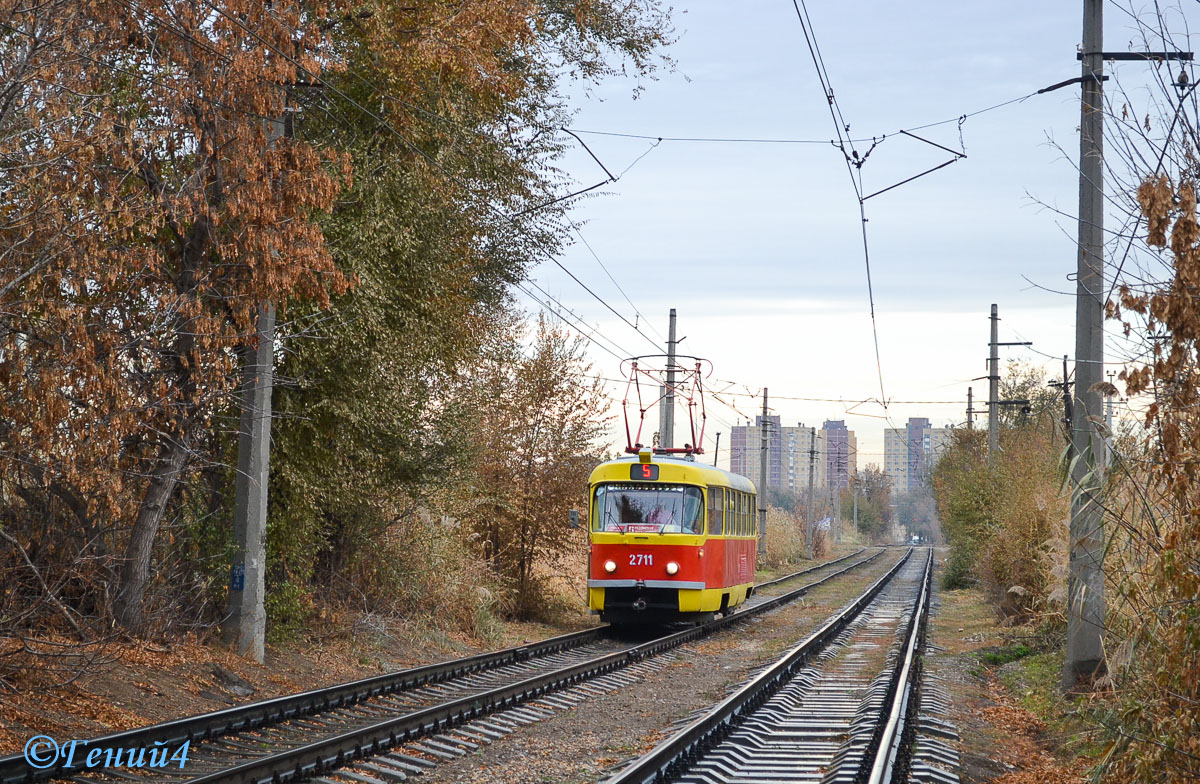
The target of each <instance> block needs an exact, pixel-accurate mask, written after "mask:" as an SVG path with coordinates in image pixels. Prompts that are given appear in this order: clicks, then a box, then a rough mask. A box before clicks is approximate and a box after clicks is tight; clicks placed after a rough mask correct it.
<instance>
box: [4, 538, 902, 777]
mask: <svg viewBox="0 0 1200 784" xmlns="http://www.w3.org/2000/svg"><path fill="white" fill-rule="evenodd" d="M862 552H863V551H861V550H860V551H859V552H858V553H852V554H851V555H849V556H845V557H844V558H840V559H838V560H837V561H830V562H826V563H824V564H820V565H818V566H816V567H812V568H809V569H805V570H803V571H800V572H796V573H794V574H791V575H787V576H786V577H783V578H780V579H779V580H774V581H771V582H770V583H764V584H763V586H762V587H766V586H770V585H775V584H779V583H783V582H785V581H788V580H792V579H795V578H797V577H800V576H802V575H807V574H810V573H812V572H816V571H819V570H830V571H831V570H832V569H833V568H834V567H838V568H837V571H833V572H832V573H831V574H829V575H827V576H825V577H824V578H822V579H820V580H816V581H813V582H810V583H809V584H807V585H805V586H802V587H801V588H798V589H795V590H792V591H789V592H788V593H786V594H784V595H783V596H781V597H776V598H774V599H768V598H765V597H761V596H755V597H754V598H753V600H752V602H750V603H748V606H747V609H746V611H743V612H740V613H735V614H733V615H731V616H728V617H726V618H724V619H719V620H717V621H714V622H713V623H711V624H708V625H705V626H702V627H696V628H692V629H689V630H687V631H684V632H679V633H676V634H672V635H667V636H666V637H662V638H659V639H656V640H652V641H650V642H648V643H644V644H642V645H637V646H632V647H627V646H622V645H621V644H620V643H619V641H617V640H615V639H613V638H612V636H611V635H610V634H609V630H608V627H598V628H596V629H589V630H586V631H582V632H575V633H573V634H567V635H562V636H560V637H554V638H550V639H547V640H543V641H541V642H538V643H533V644H529V645H523V646H519V647H515V648H509V649H505V650H502V651H496V652H493V653H487V654H479V655H477V656H471V657H467V658H464V659H457V660H454V661H450V662H445V663H442V664H434V665H428V666H424V667H417V668H413V669H409V670H404V671H401V672H397V673H390V674H387V675H381V676H375V677H372V678H367V679H363V680H359V681H354V682H351V683H346V684H341V685H338V686H333V687H329V688H324V689H317V690H313V691H309V692H304V693H301V694H295V695H289V696H286V697H279V698H275V699H271V700H264V701H260V702H255V703H249V704H246V705H241V706H237V707H233V708H228V709H225V710H221V711H215V712H211V713H206V714H201V715H198V716H191V717H186V718H183V719H178V720H174V721H170V722H164V723H161V724H157V725H153V726H149V727H143V728H138V729H135V730H130V731H126V732H119V733H112V734H109V735H105V736H102V737H99V738H94V739H91V740H89V741H88V744H87V748H113V747H119V748H123V749H130V748H139V747H152V746H155V745H156V744H158V745H162V746H167V747H170V748H175V747H177V746H179V745H180V744H182V743H183V742H185V741H189V742H190V743H191V747H190V753H189V755H188V764H187V766H186V769H185V770H184V771H182V774H183V775H182V776H181V775H180V774H181V771H179V770H177V769H174V770H169V771H168V770H159V769H155V770H153V771H150V770H146V769H141V770H135V769H121V770H117V771H113V772H111V774H112V775H111V776H110V777H111V778H118V779H127V778H128V777H129V776H133V777H135V778H137V779H138V780H153V779H154V776H155V775H157V776H159V777H164V776H165V777H167V778H166V779H164V780H171V781H180V780H187V781H199V782H210V781H230V782H232V781H238V782H241V781H251V780H268V779H274V780H281V781H282V780H301V779H303V778H307V777H311V776H313V775H315V774H317V773H319V772H320V771H325V770H331V769H333V768H336V767H338V766H340V765H343V764H346V763H347V762H349V761H350V760H352V759H355V758H358V757H361V756H362V755H364V754H369V753H372V752H373V751H379V750H382V749H384V748H387V747H389V746H391V745H395V744H396V743H400V742H403V741H405V740H408V741H414V740H417V739H420V738H428V737H431V736H436V735H438V734H439V733H443V732H444V731H445V730H446V729H448V728H450V727H453V726H456V725H459V724H461V723H463V722H465V721H469V720H471V719H473V718H479V717H482V716H484V715H485V714H487V713H490V712H493V711H497V710H504V709H506V708H508V709H511V708H512V707H513V706H516V705H519V704H520V703H522V702H525V701H527V700H529V699H533V698H536V697H540V696H544V695H546V694H549V693H551V692H553V691H555V690H556V689H561V688H565V687H567V686H570V685H572V684H576V683H580V682H582V681H584V680H586V679H587V678H589V677H603V676H604V675H605V674H612V673H615V672H616V671H618V670H620V669H623V668H624V667H625V666H628V665H635V664H638V663H641V662H642V661H643V660H644V659H649V658H651V657H653V656H655V655H657V654H658V653H661V652H662V651H665V650H669V649H670V648H673V647H675V646H677V645H681V644H683V643H684V642H687V641H689V640H691V639H696V638H698V637H701V636H705V635H708V634H711V633H712V632H714V631H716V630H718V629H721V628H724V627H725V626H727V625H729V624H730V623H731V622H733V621H734V620H740V619H742V618H746V617H749V616H750V615H752V614H754V613H755V612H761V611H762V610H761V609H754V610H751V608H750V607H749V605H751V604H752V605H753V606H754V607H755V608H760V607H765V608H767V609H769V608H771V607H775V606H779V605H780V604H783V603H786V602H787V601H792V600H794V599H796V598H799V597H800V596H802V595H804V593H806V592H807V591H808V589H810V588H812V587H814V586H816V585H819V584H821V583H822V582H825V581H827V580H830V579H833V578H834V577H837V576H839V575H841V574H844V573H846V572H848V571H851V570H853V569H855V568H856V567H858V566H860V565H862V564H863V563H866V562H868V561H871V560H873V559H874V558H877V557H878V556H879V554H880V553H879V552H876V553H875V554H874V555H871V556H869V557H866V558H862V559H860V560H857V561H855V562H854V563H851V564H850V565H848V566H847V565H844V562H845V561H847V560H850V559H853V558H855V556H858V555H859V554H861V553H862ZM518 723H519V722H518ZM505 724H511V723H510V722H505ZM505 731H507V730H506V729H505V726H504V725H500V726H497V727H496V728H495V730H494V731H491V734H492V736H495V735H499V734H503V732H505ZM489 739H490V737H489V731H487V730H485V731H484V732H483V733H479V732H476V733H475V740H476V741H481V740H484V741H485V740H489ZM449 741H453V742H454V745H453V746H452V748H453V751H454V752H456V753H461V749H462V748H464V747H465V746H464V744H471V743H472V741H471V739H470V737H466V736H465V737H463V738H461V739H459V740H458V741H454V739H452V738H448V737H446V736H444V735H443V736H442V738H441V739H440V740H438V739H434V740H431V741H427V742H426V748H425V749H424V751H426V752H427V754H426V756H431V757H433V758H436V757H437V756H438V755H439V753H447V750H446V749H444V748H441V747H444V746H446V744H447V742H449ZM280 749H283V751H279V750H280ZM423 761H425V760H422V759H420V758H418V759H417V762H416V763H410V765H409V767H408V770H409V772H416V770H419V769H420V767H421V763H422V762H423ZM62 763H63V761H62V760H59V762H58V763H57V764H55V765H51V766H49V767H47V768H45V769H40V770H37V769H33V768H31V767H30V766H29V765H28V764H27V763H26V762H25V760H24V759H23V757H22V756H21V755H12V756H9V757H5V758H0V783H2V784H13V783H14V782H26V781H28V782H33V781H44V780H48V779H52V778H59V779H61V778H67V777H70V776H72V775H74V776H75V777H76V780H80V781H83V780H88V781H95V780H97V779H98V778H99V775H98V774H100V773H102V771H100V770H92V771H87V772H86V773H82V775H81V771H80V767H81V766H80V765H79V762H78V760H76V765H75V767H74V769H71V770H63V769H62V767H61V766H62ZM414 766H415V767H414ZM172 767H174V766H172ZM404 769H405V768H403V767H402V768H401V770H404ZM151 774H154V775H151ZM351 778H353V776H351Z"/></svg>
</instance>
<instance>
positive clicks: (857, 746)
mask: <svg viewBox="0 0 1200 784" xmlns="http://www.w3.org/2000/svg"><path fill="white" fill-rule="evenodd" d="M910 555H911V551H910ZM932 562H933V559H932V551H928V552H927V553H926V555H925V556H924V557H922V558H918V559H910V558H909V557H907V556H906V558H905V560H904V561H903V562H901V564H898V566H897V568H896V569H894V570H892V571H889V572H888V573H887V574H886V575H884V576H883V577H881V578H880V579H879V580H877V581H876V582H875V583H874V584H873V585H872V586H871V588H869V589H868V590H867V591H866V592H864V593H863V594H862V595H861V596H860V597H859V598H858V599H857V600H855V601H854V602H852V603H851V604H849V605H847V607H845V608H844V609H843V610H842V611H841V612H839V613H837V614H836V615H835V616H833V617H831V618H830V619H829V620H828V621H826V623H825V624H824V625H823V626H822V627H821V628H819V629H818V630H817V631H815V632H813V633H812V634H811V635H809V636H808V637H807V638H806V639H805V640H804V641H803V642H801V643H799V644H798V645H796V646H795V647H793V648H792V649H791V650H789V651H788V652H787V653H786V654H785V655H784V656H783V657H781V658H780V659H779V660H778V661H777V662H776V663H775V664H773V665H771V666H770V667H768V668H767V669H765V670H764V671H762V672H761V673H760V674H758V675H757V676H756V677H754V678H753V679H751V680H750V682H748V683H747V684H745V685H744V686H743V687H742V688H740V689H739V690H738V691H736V692H735V693H734V694H732V695H731V696H729V697H728V698H727V699H726V700H724V701H723V702H722V703H721V704H719V705H717V706H716V707H714V708H713V709H711V710H710V711H708V712H707V713H706V714H705V715H704V716H703V717H701V718H700V719H698V720H697V721H695V722H694V723H692V724H691V725H690V726H689V727H687V728H685V729H683V730H681V731H679V732H678V733H676V734H675V735H674V736H673V737H671V738H670V739H668V740H667V741H665V742H664V743H662V744H660V745H659V746H657V747H656V748H655V749H653V750H651V751H650V752H648V753H647V754H645V755H644V756H642V757H641V758H639V759H637V760H635V761H633V762H632V763H631V764H629V765H628V766H627V767H625V768H624V769H623V770H621V771H620V772H618V773H617V774H616V775H615V776H613V777H611V778H610V779H608V780H607V782H606V784H651V783H653V784H665V783H666V782H678V783H679V784H723V783H724V782H733V781H737V782H739V783H740V784H754V783H755V782H762V783H764V784H765V783H766V782H771V784H782V782H793V781H795V782H820V783H821V784H848V783H849V782H856V784H857V783H861V782H871V784H880V783H882V782H892V781H905V780H906V779H907V778H908V775H909V767H910V763H911V762H912V761H913V759H914V755H913V740H914V738H915V737H916V736H917V733H918V732H924V733H928V732H929V731H930V729H933V730H935V731H936V730H938V728H939V724H938V722H936V721H934V722H922V721H920V720H919V719H918V717H917V714H918V709H919V707H920V706H921V705H922V703H921V702H920V700H921V696H920V691H921V690H920V688H919V684H920V657H919V656H918V652H919V651H920V649H921V646H922V642H923V637H924V629H925V623H926V619H927V617H928V607H929V595H930V591H931V588H932V585H931V574H932ZM901 567H902V568H901ZM883 650H886V651H887V653H886V658H885V659H884V660H883V661H882V662H881V661H880V660H881V658H883V657H881V653H882V651H883ZM881 663H882V664H883V666H882V668H881V667H880V664H881ZM943 732H944V729H943ZM926 757H928V754H927V753H926ZM917 758H918V760H921V759H922V758H921V756H920V755H917ZM919 767H920V768H921V770H920V771H919V772H920V773H921V774H922V775H920V776H918V777H917V778H918V779H920V780H923V781H934V780H939V781H945V780H950V779H949V778H938V776H937V775H935V774H938V773H939V772H938V771H937V769H935V768H933V767H931V766H930V765H929V764H927V761H922V762H921V764H920V766H919Z"/></svg>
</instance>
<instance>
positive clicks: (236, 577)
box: [229, 564, 246, 591]
mask: <svg viewBox="0 0 1200 784" xmlns="http://www.w3.org/2000/svg"><path fill="white" fill-rule="evenodd" d="M229 590H231V591H244V590H246V565H245V564H234V565H233V573H232V574H230V575H229Z"/></svg>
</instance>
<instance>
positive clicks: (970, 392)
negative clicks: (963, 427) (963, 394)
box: [967, 387, 975, 430]
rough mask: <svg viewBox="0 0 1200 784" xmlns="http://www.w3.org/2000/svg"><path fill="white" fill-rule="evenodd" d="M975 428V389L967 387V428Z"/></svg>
mask: <svg viewBox="0 0 1200 784" xmlns="http://www.w3.org/2000/svg"><path fill="white" fill-rule="evenodd" d="M974 429H975V390H974V389H972V388H971V387H967V430H974Z"/></svg>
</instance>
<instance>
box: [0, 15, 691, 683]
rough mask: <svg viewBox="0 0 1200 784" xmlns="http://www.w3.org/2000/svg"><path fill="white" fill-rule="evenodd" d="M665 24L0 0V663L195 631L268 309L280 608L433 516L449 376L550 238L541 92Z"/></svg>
mask: <svg viewBox="0 0 1200 784" xmlns="http://www.w3.org/2000/svg"><path fill="white" fill-rule="evenodd" d="M668 31H669V25H668V22H667V18H666V16H665V13H664V12H662V11H661V10H660V9H659V8H658V5H657V3H656V2H647V3H641V4H633V5H628V4H623V3H614V2H611V1H610V0H570V1H568V2H559V1H558V0H554V1H553V2H551V1H550V0H544V1H540V2H539V1H537V0H500V1H499V2H490V3H467V4H463V3H458V2H448V1H446V0H434V1H433V2H422V3H393V2H387V1H385V0H369V1H368V2H363V3H360V2H346V1H343V0H329V1H328V2H314V1H312V0H296V2H282V3H263V2H257V1H250V0H212V1H211V2H206V3H194V2H187V1H185V0H136V2H135V1H134V0H128V1H126V0H116V1H115V2H99V1H98V0H47V2H40V3H29V2H25V1H24V0H0V39H2V40H3V44H2V45H0V192H2V194H3V198H2V199H0V637H3V638H4V640H5V641H6V643H7V642H12V643H13V644H12V645H8V644H6V645H5V646H4V647H3V651H4V653H5V654H7V653H10V652H16V653H19V654H22V655H23V654H24V653H27V652H29V651H30V650H33V649H38V650H43V649H52V648H53V646H54V645H57V644H58V643H59V642H60V641H61V640H63V639H65V640H68V641H73V642H75V643H81V642H95V641H97V640H100V639H103V638H104V637H105V636H107V635H111V634H113V633H114V631H113V630H114V629H118V630H122V631H123V632H125V633H140V634H161V633H168V632H170V631H172V630H175V629H178V628H180V627H196V626H199V627H201V628H206V627H209V628H210V627H211V626H212V625H213V624H214V623H215V622H216V621H218V620H219V618H220V615H221V612H222V606H223V601H224V596H223V586H224V580H225V574H226V571H227V568H228V553H227V550H228V547H229V540H230V530H229V525H230V512H231V510H230V507H231V503H230V499H231V495H232V494H231V491H230V488H231V487H232V484H233V475H232V470H231V469H230V468H229V466H230V465H235V464H236V455H235V453H234V449H235V445H234V442H235V441H236V439H235V438H234V435H235V434H236V429H237V424H236V423H237V419H238V406H239V401H238V397H237V394H236V390H237V386H238V383H239V369H240V365H241V352H242V351H243V350H245V349H247V348H249V347H251V346H252V345H253V344H254V341H255V338H254V335H255V322H256V318H257V315H256V314H257V313H258V312H259V311H260V310H261V309H262V308H264V307H266V306H268V305H272V306H274V307H276V308H277V309H278V312H279V329H278V334H277V338H276V341H275V349H276V357H277V362H278V364H279V368H280V373H279V379H280V382H281V388H280V391H279V395H278V403H279V405H278V410H279V411H281V412H283V416H284V418H283V419H281V420H280V422H278V423H277V424H276V438H277V443H278V444H279V445H282V447H284V448H282V449H277V450H276V454H275V455H274V457H273V466H272V478H271V482H272V492H273V494H274V495H275V498H276V502H273V505H272V507H271V511H270V515H271V525H272V531H273V532H274V537H275V538H274V539H273V540H272V541H273V544H272V545H271V548H272V549H271V554H270V562H271V564H272V572H271V575H272V576H271V577H270V578H269V580H270V581H271V585H269V587H273V588H275V589H278V590H276V591H274V592H273V596H274V597H275V599H274V601H276V602H278V601H279V598H280V597H284V601H283V604H284V605H286V607H287V611H288V612H289V613H291V616H289V617H295V613H297V612H302V611H303V608H304V607H306V606H311V601H312V599H313V596H314V594H315V593H317V592H318V591H319V590H320V589H321V588H322V586H327V585H329V584H331V583H337V582H338V581H341V582H342V583H352V582H353V581H354V580H357V579H363V580H366V579H367V576H365V575H367V572H368V571H369V570H364V569H362V568H361V565H362V563H363V562H364V560H363V559H364V557H365V556H367V555H368V554H370V553H372V552H376V553H377V552H381V550H379V549H378V548H380V547H382V548H384V551H388V552H392V550H390V549H389V548H392V547H394V546H396V543H397V542H403V541H410V540H409V539H406V537H407V536H409V535H410V534H411V533H412V532H416V531H426V532H429V531H436V530H439V529H438V528H437V526H432V525H431V524H430V523H429V520H430V519H436V517H434V518H430V516H429V509H432V508H435V507H438V505H439V504H440V503H441V502H442V501H444V499H445V498H448V497H453V496H454V493H455V492H456V490H453V489H452V488H451V487H450V485H454V484H455V483H457V484H456V486H461V485H463V484H464V483H468V484H469V483H470V482H472V481H474V477H475V476H476V473H477V472H478V470H479V467H478V464H477V463H476V462H473V461H474V459H475V458H474V456H473V453H472V452H471V449H470V448H469V447H470V446H471V445H470V443H469V440H468V436H469V434H470V431H469V428H468V423H469V420H470V417H472V416H477V415H478V414H479V413H480V412H478V411H473V410H470V409H468V408H467V407H465V406H464V405H463V404H462V403H461V400H462V399H463V398H464V397H465V395H464V393H465V392H468V391H469V390H470V389H471V388H472V386H471V385H472V382H473V379H474V376H473V373H472V369H471V367H472V363H475V362H478V361H479V360H480V358H481V357H482V356H483V354H484V352H485V349H486V347H487V346H488V345H491V344H494V343H496V342H497V341H501V340H508V341H509V342H510V343H511V342H514V341H517V340H518V339H519V330H516V329H514V328H512V325H513V324H514V323H515V322H514V320H513V319H512V318H510V311H511V307H512V306H511V301H510V299H509V295H508V287H509V286H510V285H511V284H512V283H513V282H515V281H518V280H520V279H521V277H522V276H523V275H524V272H525V270H526V267H527V265H528V264H529V263H530V261H531V259H535V258H539V257H541V256H543V255H544V254H546V253H550V252H553V251H554V250H556V249H557V248H558V247H559V246H560V244H561V243H562V241H563V239H564V232H563V228H562V226H563V224H562V222H561V218H562V216H563V214H564V211H565V210H566V209H567V208H568V207H569V205H570V201H569V200H564V199H560V198H559V197H560V196H563V195H565V193H566V186H567V183H566V182H565V179H564V177H563V176H562V173H561V172H559V171H558V170H557V169H555V167H554V160H555V158H556V157H557V156H558V155H560V154H561V153H562V151H563V149H564V145H563V142H562V141H561V140H560V139H559V138H558V137H557V135H556V134H555V133H554V131H553V130H550V129H552V128H554V127H555V126H557V125H560V124H562V123H563V122H565V119H566V114H565V109H564V106H563V101H562V98H561V96H560V94H559V92H558V80H559V79H560V78H570V77H571V76H572V75H575V76H578V77H582V78H585V79H597V78H600V77H603V76H607V75H612V74H616V73H620V72H621V70H622V68H624V67H626V66H630V67H632V70H633V71H634V72H636V73H638V74H645V73H649V72H650V71H652V70H653V68H654V67H655V66H656V64H658V63H660V62H661V59H660V54H659V52H660V50H661V47H662V46H663V44H665V43H666V42H667V41H668ZM504 329H509V330H510V333H509V334H507V335H497V334H494V333H493V330H504ZM527 391H529V390H525V389H516V390H514V394H525V393H526V392H527ZM567 393H568V391H565V390H557V391H556V394H567ZM570 394H574V393H573V392H572V393H570ZM556 404H557V399H556ZM381 412H383V413H381ZM431 469H437V470H436V471H432V470H431ZM431 475H437V476H440V477H443V478H444V482H443V484H442V485H437V484H435V483H432V482H431V481H430V476H431ZM347 499H350V500H352V501H353V503H349V504H347V503H346V501H347ZM443 511H444V510H443ZM451 511H453V510H451ZM410 523H411V525H410ZM405 532H409V533H405ZM446 535H447V536H451V537H453V536H455V534H453V533H449V534H446ZM443 550H445V551H447V552H449V551H452V550H456V551H459V552H464V553H470V549H469V548H467V549H464V547H463V541H462V540H461V539H459V540H456V544H455V545H454V546H450V545H447V546H446V547H445V548H443ZM355 564H358V566H355ZM460 565H462V568H463V570H464V571H463V572H461V573H462V574H469V573H470V567H468V566H467V565H465V564H460ZM322 570H323V573H322ZM397 574H400V575H408V577H400V578H397V579H405V580H407V579H409V578H410V577H411V578H412V579H413V580H416V578H415V577H414V575H416V574H417V573H416V572H415V571H412V570H408V571H405V570H404V569H401V570H399V571H398V572H397ZM320 578H326V579H324V580H322V579H320ZM370 579H375V578H374V577H372V578H370ZM412 588H413V591H414V594H415V593H416V592H418V589H417V588H416V587H415V585H414V586H412ZM381 593H386V591H384V592H381ZM357 594H358V595H362V594H364V592H363V591H361V590H360V591H357ZM286 597H293V598H294V599H295V601H291V600H289V599H287V598H286ZM273 606H275V605H273ZM52 640H53V641H55V642H51V641H52ZM39 641H40V642H39ZM39 646H40V647H39ZM47 646H49V648H47ZM0 655H3V654H0ZM4 666H5V665H4V663H3V662H2V661H0V678H2V677H4V674H5V673H4V671H3V669H4Z"/></svg>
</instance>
